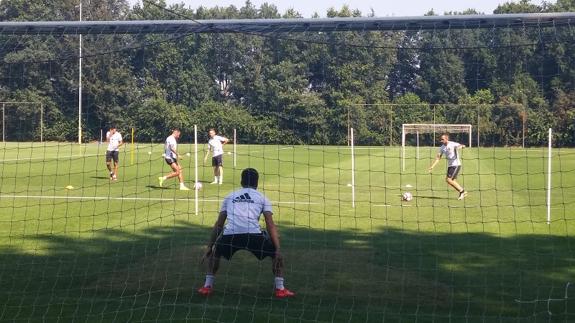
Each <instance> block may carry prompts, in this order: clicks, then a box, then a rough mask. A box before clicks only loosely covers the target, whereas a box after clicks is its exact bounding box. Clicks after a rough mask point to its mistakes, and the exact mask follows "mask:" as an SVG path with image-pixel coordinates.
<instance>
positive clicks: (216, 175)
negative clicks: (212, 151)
mask: <svg viewBox="0 0 575 323" xmlns="http://www.w3.org/2000/svg"><path fill="white" fill-rule="evenodd" d="M212 167H213V168H214V181H213V182H211V183H210V184H218V183H219V178H218V177H219V174H218V159H217V158H216V157H212Z"/></svg>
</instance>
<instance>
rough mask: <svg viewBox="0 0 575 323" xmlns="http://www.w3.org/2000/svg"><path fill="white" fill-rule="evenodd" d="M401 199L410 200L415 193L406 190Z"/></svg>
mask: <svg viewBox="0 0 575 323" xmlns="http://www.w3.org/2000/svg"><path fill="white" fill-rule="evenodd" d="M401 199H402V200H404V201H406V202H409V201H411V200H413V194H411V193H410V192H405V193H403V194H401Z"/></svg>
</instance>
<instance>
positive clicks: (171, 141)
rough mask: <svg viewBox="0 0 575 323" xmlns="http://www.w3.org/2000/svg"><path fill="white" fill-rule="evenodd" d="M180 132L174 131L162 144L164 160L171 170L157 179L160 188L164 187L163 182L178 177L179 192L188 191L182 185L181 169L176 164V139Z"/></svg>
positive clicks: (177, 156)
mask: <svg viewBox="0 0 575 323" xmlns="http://www.w3.org/2000/svg"><path fill="white" fill-rule="evenodd" d="M180 134H181V133H180V130H179V129H174V130H173V131H172V134H171V135H170V136H168V138H166V143H165V144H164V159H165V160H166V163H167V164H168V165H170V167H171V168H172V172H171V173H169V174H168V175H166V176H162V177H158V182H159V184H160V187H162V185H164V181H165V180H167V179H169V178H172V177H178V179H179V180H180V191H189V190H190V189H189V188H188V187H186V185H184V175H183V174H182V167H181V166H180V164H178V158H179V155H178V150H177V149H178V139H179V138H180Z"/></svg>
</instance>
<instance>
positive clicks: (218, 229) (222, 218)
mask: <svg viewBox="0 0 575 323" xmlns="http://www.w3.org/2000/svg"><path fill="white" fill-rule="evenodd" d="M227 217H228V213H227V212H226V211H222V212H220V214H219V215H218V219H217V220H216V223H214V228H213V229H212V233H211V235H210V241H209V242H208V249H207V250H206V256H209V255H210V254H211V253H212V250H213V247H214V244H215V243H216V240H217V239H218V236H219V235H220V234H221V233H222V230H223V229H224V223H225V222H226V219H227Z"/></svg>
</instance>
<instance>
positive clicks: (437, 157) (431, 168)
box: [428, 154, 441, 173]
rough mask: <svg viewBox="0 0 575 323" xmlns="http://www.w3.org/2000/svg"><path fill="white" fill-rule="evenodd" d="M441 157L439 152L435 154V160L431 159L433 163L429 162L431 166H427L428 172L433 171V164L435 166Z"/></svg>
mask: <svg viewBox="0 0 575 323" xmlns="http://www.w3.org/2000/svg"><path fill="white" fill-rule="evenodd" d="M440 159H441V154H437V156H435V160H434V161H433V163H432V164H431V166H429V169H428V170H429V172H430V173H431V171H433V168H434V167H435V166H437V163H439V160H440Z"/></svg>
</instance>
